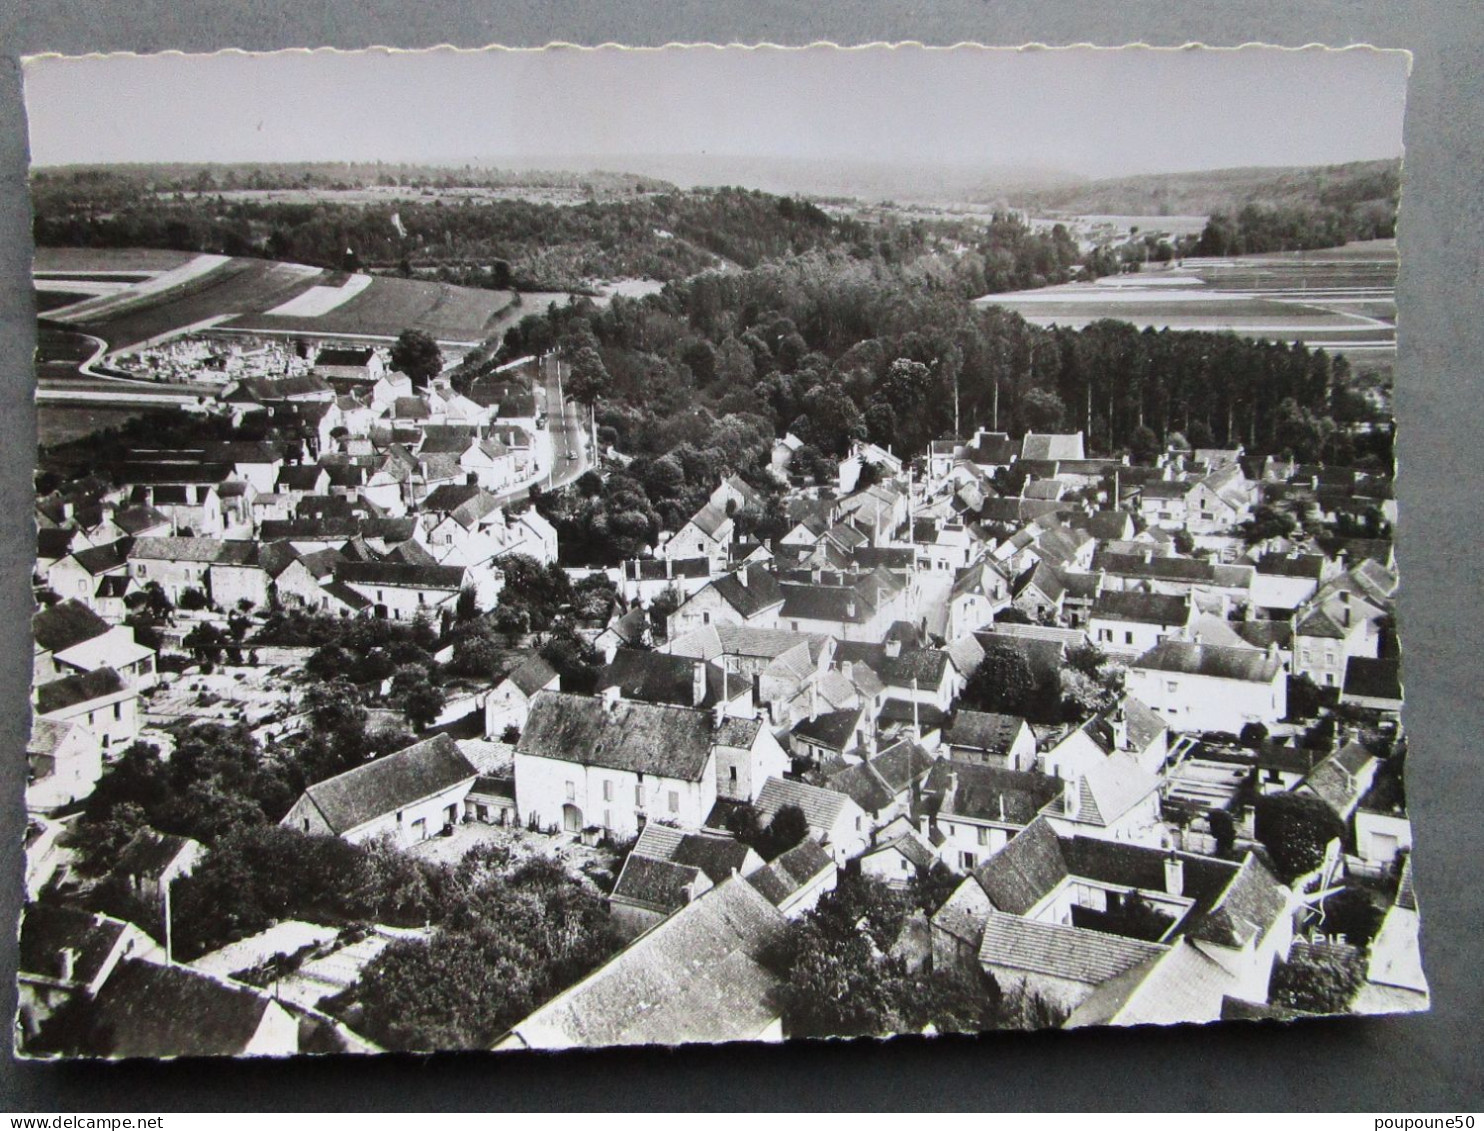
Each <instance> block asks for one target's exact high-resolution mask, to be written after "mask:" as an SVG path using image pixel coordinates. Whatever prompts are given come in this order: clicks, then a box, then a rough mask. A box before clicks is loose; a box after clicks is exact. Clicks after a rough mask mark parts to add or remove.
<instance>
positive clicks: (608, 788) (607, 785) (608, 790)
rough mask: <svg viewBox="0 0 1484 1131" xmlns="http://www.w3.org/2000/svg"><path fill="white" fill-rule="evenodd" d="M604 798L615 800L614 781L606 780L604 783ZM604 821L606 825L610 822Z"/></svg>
mask: <svg viewBox="0 0 1484 1131" xmlns="http://www.w3.org/2000/svg"><path fill="white" fill-rule="evenodd" d="M603 800H604V801H612V800H613V783H612V782H611V781H605V782H604V783H603ZM603 823H604V824H605V825H606V824H607V823H608V822H607V821H604V822H603Z"/></svg>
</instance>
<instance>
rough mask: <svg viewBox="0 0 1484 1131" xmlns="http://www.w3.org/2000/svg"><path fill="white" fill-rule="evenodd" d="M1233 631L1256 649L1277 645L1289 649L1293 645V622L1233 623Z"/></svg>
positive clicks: (1251, 621) (1260, 621)
mask: <svg viewBox="0 0 1484 1131" xmlns="http://www.w3.org/2000/svg"><path fill="white" fill-rule="evenodd" d="M1232 631H1233V632H1235V633H1236V634H1237V635H1238V636H1240V637H1241V638H1242V639H1243V640H1245V641H1247V643H1248V644H1251V645H1252V646H1253V647H1254V648H1266V647H1267V646H1268V645H1269V644H1276V645H1277V646H1278V647H1279V648H1280V649H1287V648H1289V647H1291V646H1292V644H1293V622H1292V621H1286V620H1241V621H1233V622H1232Z"/></svg>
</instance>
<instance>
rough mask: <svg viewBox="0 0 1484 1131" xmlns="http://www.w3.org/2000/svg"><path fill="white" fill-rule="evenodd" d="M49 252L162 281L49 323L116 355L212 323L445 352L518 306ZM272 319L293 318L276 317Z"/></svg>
mask: <svg viewBox="0 0 1484 1131" xmlns="http://www.w3.org/2000/svg"><path fill="white" fill-rule="evenodd" d="M43 250H45V251H47V253H48V254H47V256H46V257H45V259H43V257H42V256H41V254H40V253H38V260H37V262H38V265H40V264H42V263H43V262H45V263H46V264H47V265H48V267H50V268H51V269H53V270H63V269H64V268H63V267H62V266H61V264H62V262H63V261H64V260H65V261H68V262H70V263H71V264H72V267H71V268H66V269H70V270H74V271H76V272H79V273H83V272H87V273H91V274H94V275H96V274H97V273H99V272H105V273H106V272H108V271H110V270H113V269H115V267H114V266H111V265H120V264H131V265H132V266H133V267H134V268H136V269H139V270H141V271H142V270H144V269H145V268H150V269H151V270H152V271H153V272H154V273H152V274H150V275H149V276H148V277H145V278H142V279H141V280H140V281H136V282H134V283H133V284H132V285H130V286H127V287H125V288H123V289H121V290H118V291H115V292H114V293H111V294H103V295H93V296H89V297H86V298H84V299H83V300H82V301H79V302H77V303H74V304H72V305H70V306H63V307H59V308H54V309H52V310H49V311H48V312H46V313H45V314H44V315H43V321H45V322H47V323H50V324H52V325H62V326H65V327H67V328H70V329H77V330H80V331H83V332H85V333H88V334H92V335H94V336H95V337H98V338H101V339H103V340H104V341H106V342H107V343H108V347H109V349H110V351H116V350H120V349H125V348H127V347H130V346H133V345H137V344H139V343H142V342H145V341H150V340H152V339H156V338H159V337H161V336H167V335H169V334H171V333H174V332H178V331H181V330H183V329H184V328H186V327H190V326H199V325H201V324H203V323H208V322H213V321H214V322H215V323H217V324H219V325H221V326H222V327H223V328H225V329H252V330H263V331H276V332H280V333H295V334H323V335H326V336H333V337H343V338H356V337H365V338H371V339H382V340H388V341H389V340H391V339H393V338H395V337H396V336H397V335H398V334H400V333H401V332H402V331H403V330H405V329H409V328H414V329H419V330H423V331H425V332H427V333H428V334H431V335H432V336H433V337H434V338H437V339H438V340H440V341H444V342H449V343H475V342H481V341H483V340H484V339H485V338H487V337H488V336H489V335H490V334H491V333H493V332H494V328H495V326H496V324H497V323H498V322H499V320H500V315H501V313H502V312H503V311H505V310H506V308H507V307H508V306H509V304H510V302H511V298H512V296H511V293H510V292H508V291H484V290H476V289H474V288H472V287H457V286H452V285H450V284H446V283H436V282H427V281H422V280H417V279H400V278H389V277H385V276H379V275H377V276H364V275H362V276H351V277H349V278H347V277H346V276H345V275H343V274H341V273H339V272H329V271H322V270H320V269H318V268H315V267H305V266H303V265H301V264H295V263H273V262H269V261H267V260H261V259H247V258H238V259H225V258H222V257H215V256H180V255H177V254H176V253H171V252H166V253H153V252H143V253H140V254H139V255H138V256H137V257H131V256H130V255H128V254H117V255H114V254H102V253H99V252H94V251H91V250H83V251H82V252H81V253H80V254H77V255H70V254H69V255H54V254H52V252H53V251H54V250H57V249H43ZM60 250H65V251H72V250H74V249H60ZM157 254H159V255H160V256H161V258H156V255H157ZM167 264H168V265H169V266H168V267H167ZM39 269H40V268H39ZM117 269H119V270H123V267H117ZM51 277H52V278H58V277H60V276H55V275H54V276H51ZM306 296H308V297H306ZM298 300H302V301H298ZM331 300H338V301H331ZM274 310H279V311H283V310H287V311H288V312H289V313H279V314H270V313H268V312H269V311H274Z"/></svg>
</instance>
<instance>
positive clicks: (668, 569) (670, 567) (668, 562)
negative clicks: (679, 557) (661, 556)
mask: <svg viewBox="0 0 1484 1131" xmlns="http://www.w3.org/2000/svg"><path fill="white" fill-rule="evenodd" d="M674 576H675V559H674V558H672V557H669V556H668V555H667V556H666V557H665V580H666V581H669V580H670V579H671V578H673V577H674Z"/></svg>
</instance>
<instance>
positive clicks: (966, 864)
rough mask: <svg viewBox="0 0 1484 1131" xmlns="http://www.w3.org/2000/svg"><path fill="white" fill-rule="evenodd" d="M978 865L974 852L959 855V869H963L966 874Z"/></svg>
mask: <svg viewBox="0 0 1484 1131" xmlns="http://www.w3.org/2000/svg"><path fill="white" fill-rule="evenodd" d="M977 863H978V861H977V860H975V859H974V854H973V853H972V852H960V853H959V854H958V864H959V867H960V868H962V869H963V870H964V871H965V872H967V871H969V870H970V869H972V868H973V867H974V865H975V864H977Z"/></svg>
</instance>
